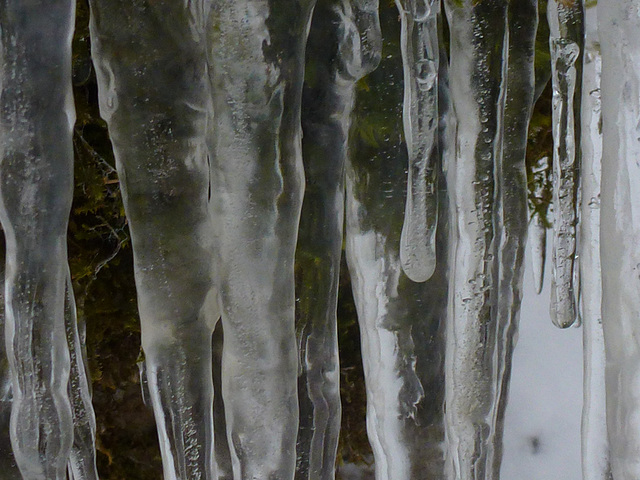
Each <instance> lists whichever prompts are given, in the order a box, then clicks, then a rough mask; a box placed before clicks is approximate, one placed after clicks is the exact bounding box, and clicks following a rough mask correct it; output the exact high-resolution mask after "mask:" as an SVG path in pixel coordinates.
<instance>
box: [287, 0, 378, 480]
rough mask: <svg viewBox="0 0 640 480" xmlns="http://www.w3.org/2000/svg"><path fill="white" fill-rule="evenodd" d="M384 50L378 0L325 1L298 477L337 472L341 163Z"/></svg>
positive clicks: (309, 203)
mask: <svg viewBox="0 0 640 480" xmlns="http://www.w3.org/2000/svg"><path fill="white" fill-rule="evenodd" d="M381 54H382V36H381V32H380V22H379V19H378V1H377V0H375V1H366V2H362V1H352V0H320V1H319V2H318V3H317V5H316V7H315V10H314V13H313V21H312V24H311V31H310V34H309V40H308V42H307V71H309V72H313V73H312V74H307V76H306V80H305V86H304V90H303V100H302V128H303V131H304V137H303V142H302V151H303V159H304V166H305V176H306V182H307V185H306V189H305V195H304V202H303V207H302V215H301V221H300V229H299V230H300V231H299V235H298V244H297V251H296V296H297V303H296V309H297V312H296V313H297V315H296V317H297V318H296V330H297V337H298V345H299V348H298V354H299V360H298V363H299V368H300V371H299V373H298V397H299V399H298V400H299V403H300V429H299V431H298V441H297V455H298V460H297V466H296V478H297V479H300V480H302V479H318V480H319V479H326V480H330V479H333V478H334V477H335V464H336V452H337V448H338V435H339V432H340V410H341V406H340V368H339V360H338V338H337V318H336V309H337V301H338V284H339V278H340V259H341V255H342V238H343V235H342V229H343V222H344V164H345V159H346V156H347V140H348V136H349V128H350V125H351V111H352V109H353V100H354V94H355V84H356V82H357V81H358V80H359V79H360V78H361V77H362V76H364V75H365V74H367V73H369V72H370V71H372V70H373V69H375V67H376V66H377V64H378V62H379V60H380V55H381Z"/></svg>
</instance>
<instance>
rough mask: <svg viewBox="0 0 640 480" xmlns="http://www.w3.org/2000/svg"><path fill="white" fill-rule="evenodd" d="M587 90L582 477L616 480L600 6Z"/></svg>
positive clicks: (591, 38) (592, 17)
mask: <svg viewBox="0 0 640 480" xmlns="http://www.w3.org/2000/svg"><path fill="white" fill-rule="evenodd" d="M585 31H586V32H585V33H586V34H585V55H584V64H583V85H582V86H583V88H582V117H581V125H582V129H581V130H582V137H581V148H582V169H581V172H580V174H581V180H580V183H581V187H582V199H583V201H582V209H581V226H580V259H579V261H580V272H581V274H580V292H581V295H580V307H581V310H582V312H581V316H582V322H583V346H584V349H583V351H584V368H583V370H584V400H583V406H582V476H583V479H584V480H611V467H610V462H609V443H608V440H607V423H606V395H605V370H606V369H605V366H606V359H605V350H604V334H603V329H602V313H601V310H602V305H601V298H602V281H601V265H600V178H601V172H602V110H601V99H600V79H601V74H602V58H601V55H600V43H599V40H598V30H597V16H596V6H595V5H592V6H587V8H586V10H585Z"/></svg>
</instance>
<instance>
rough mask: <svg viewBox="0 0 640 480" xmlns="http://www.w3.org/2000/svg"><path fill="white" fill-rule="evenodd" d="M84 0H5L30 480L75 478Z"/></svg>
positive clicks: (17, 301)
mask: <svg viewBox="0 0 640 480" xmlns="http://www.w3.org/2000/svg"><path fill="white" fill-rule="evenodd" d="M74 11H75V2H74V1H71V0H53V1H50V0H46V1H44V0H42V1H41V0H35V1H31V2H23V1H14V0H2V2H0V25H2V28H1V30H0V86H1V87H0V125H1V126H0V220H1V221H2V226H3V230H4V232H5V237H6V249H7V250H6V255H7V262H6V263H7V269H6V287H5V292H6V312H5V313H6V317H5V320H6V328H5V333H6V339H5V342H6V347H7V356H8V359H9V366H10V370H11V376H12V380H13V381H12V392H13V405H12V414H11V427H10V428H11V442H12V445H13V451H14V454H15V459H16V462H17V463H18V465H19V467H20V471H21V472H22V475H23V477H24V478H28V479H45V478H46V479H58V480H63V479H66V467H67V460H68V458H69V453H70V450H71V445H72V441H73V432H72V428H73V425H72V415H71V406H70V402H69V397H68V395H67V380H68V377H69V350H68V348H67V341H66V336H65V326H64V303H65V282H66V279H67V276H68V266H67V248H66V231H67V222H68V216H69V211H70V208H71V199H72V194H73V149H72V142H71V132H72V127H73V123H74V120H75V113H74V108H73V98H72V94H71V35H72V31H73V25H74Z"/></svg>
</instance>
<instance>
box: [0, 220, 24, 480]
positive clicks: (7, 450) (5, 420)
mask: <svg viewBox="0 0 640 480" xmlns="http://www.w3.org/2000/svg"><path fill="white" fill-rule="evenodd" d="M0 235H2V236H4V232H1V233H0ZM0 242H1V243H2V255H0V471H1V472H2V478H3V480H5V479H6V480H22V475H20V470H18V466H17V465H16V462H15V458H14V456H13V450H12V449H11V438H10V435H9V423H10V418H11V375H10V372H9V361H8V358H7V355H6V350H5V343H4V322H5V315H4V287H5V285H4V239H0Z"/></svg>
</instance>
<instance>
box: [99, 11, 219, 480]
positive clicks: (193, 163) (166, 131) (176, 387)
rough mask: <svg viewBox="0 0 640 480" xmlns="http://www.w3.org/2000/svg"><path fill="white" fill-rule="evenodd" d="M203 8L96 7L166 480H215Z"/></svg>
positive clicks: (105, 98) (104, 95) (104, 93)
mask: <svg viewBox="0 0 640 480" xmlns="http://www.w3.org/2000/svg"><path fill="white" fill-rule="evenodd" d="M207 6H208V4H207V2H205V1H190V2H175V1H164V0H160V1H147V0H143V1H140V2H131V1H129V0H116V1H112V0H92V1H91V24H90V30H91V37H92V42H91V43H92V57H93V61H94V64H95V67H96V75H97V79H98V86H99V101H100V110H101V114H102V116H103V117H104V118H105V119H106V120H107V123H108V126H109V131H110V134H111V139H112V142H113V146H114V152H115V156H116V161H117V167H118V174H119V176H120V181H121V185H122V193H123V200H124V205H125V209H126V213H127V217H128V220H129V225H130V228H131V238H132V245H133V251H134V268H135V275H136V288H137V293H138V305H139V309H140V318H141V324H142V346H143V350H144V353H145V360H146V370H147V377H148V383H149V393H150V396H151V402H152V404H153V409H154V413H155V418H156V423H157V426H158V436H159V440H160V449H161V454H162V461H163V468H164V478H165V479H167V480H169V479H173V480H175V479H178V478H180V479H186V478H189V479H202V480H204V479H209V478H216V472H215V467H214V459H213V414H212V406H213V381H212V359H211V356H212V352H211V335H212V333H213V327H214V325H215V322H216V320H217V319H218V317H219V312H218V311H217V304H216V298H217V295H216V291H215V289H214V288H213V287H214V282H213V274H214V273H213V244H214V234H213V225H212V220H211V216H210V209H209V188H210V177H209V173H210V172H209V160H208V149H207V144H206V140H207V128H208V127H209V125H210V120H211V99H210V94H209V78H208V75H207V65H206V56H207V50H206V49H207V41H206V38H205V37H206V33H205V26H206V19H207V14H208V7H207Z"/></svg>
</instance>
